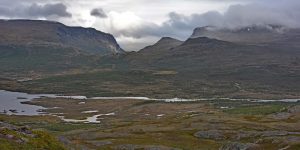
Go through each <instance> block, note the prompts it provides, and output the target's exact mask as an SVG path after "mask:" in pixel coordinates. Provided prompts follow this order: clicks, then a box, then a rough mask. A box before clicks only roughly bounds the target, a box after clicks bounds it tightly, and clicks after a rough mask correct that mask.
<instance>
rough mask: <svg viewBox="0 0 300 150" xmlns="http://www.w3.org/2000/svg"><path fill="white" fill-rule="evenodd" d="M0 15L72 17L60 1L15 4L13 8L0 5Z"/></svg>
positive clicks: (13, 16)
mask: <svg viewBox="0 0 300 150" xmlns="http://www.w3.org/2000/svg"><path fill="white" fill-rule="evenodd" d="M0 16H4V17H9V18H30V19H35V18H40V17H45V18H49V17H58V18H59V17H72V15H71V13H69V12H68V11H67V7H66V6H65V5H64V4H62V3H56V4H44V5H40V4H36V3H33V4H31V5H17V6H15V7H13V8H7V7H3V6H2V7H0Z"/></svg>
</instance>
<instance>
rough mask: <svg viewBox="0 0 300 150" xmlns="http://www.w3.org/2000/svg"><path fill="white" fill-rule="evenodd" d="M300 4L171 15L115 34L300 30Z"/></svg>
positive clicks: (263, 4)
mask: <svg viewBox="0 0 300 150" xmlns="http://www.w3.org/2000/svg"><path fill="white" fill-rule="evenodd" d="M299 8H300V1H298V0H290V1H289V2H287V1H272V2H271V1H261V2H256V3H251V4H247V5H232V6H230V7H229V8H228V10H227V11H225V12H224V13H220V12H218V11H209V12H206V13H203V14H197V13H194V14H191V15H183V14H180V13H177V12H171V13H169V14H168V20H167V21H165V22H163V23H162V24H160V25H158V24H154V23H151V22H147V21H144V22H143V23H142V24H139V25H137V26H134V27H131V28H128V29H127V30H126V29H125V30H124V29H122V30H116V31H113V32H114V33H115V34H116V35H122V36H127V37H134V38H141V37H144V36H158V37H161V36H173V37H176V38H179V39H185V38H187V37H188V36H189V35H190V34H191V32H192V30H193V29H194V28H196V27H201V26H217V27H220V28H231V29H234V28H239V27H245V26H251V25H270V24H271V25H281V26H286V27H289V28H298V27H300V9H299Z"/></svg>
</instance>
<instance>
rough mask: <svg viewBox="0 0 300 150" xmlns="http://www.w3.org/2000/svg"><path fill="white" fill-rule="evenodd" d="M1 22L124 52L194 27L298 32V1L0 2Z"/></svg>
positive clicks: (184, 34)
mask: <svg viewBox="0 0 300 150" xmlns="http://www.w3.org/2000/svg"><path fill="white" fill-rule="evenodd" d="M0 18H2V19H43V20H44V19H46V20H54V21H59V22H62V23H64V24H66V25H69V26H84V27H93V28H96V29H98V30H101V31H103V32H108V33H111V34H113V35H114V36H115V37H116V39H117V41H118V42H119V44H120V45H121V47H122V48H124V49H125V50H138V49H140V48H142V47H144V46H147V45H149V44H153V43H154V42H155V41H157V40H158V39H160V38H161V37H163V36H170V37H174V38H178V39H180V40H185V39H186V38H188V37H189V36H190V35H191V34H192V31H193V29H194V28H196V27H200V26H206V25H214V26H219V27H226V28H237V27H241V26H248V25H252V24H278V25H284V26H287V27H292V28H294V27H300V0H0Z"/></svg>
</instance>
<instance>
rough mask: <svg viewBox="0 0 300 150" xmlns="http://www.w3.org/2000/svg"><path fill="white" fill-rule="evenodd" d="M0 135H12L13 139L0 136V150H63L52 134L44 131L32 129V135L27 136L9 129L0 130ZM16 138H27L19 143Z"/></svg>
mask: <svg viewBox="0 0 300 150" xmlns="http://www.w3.org/2000/svg"><path fill="white" fill-rule="evenodd" d="M0 133H1V134H2V135H13V136H14V138H13V139H5V138H0V149H1V150H15V149H16V150H41V149H44V150H46V149H48V150H64V149H65V148H64V146H63V145H62V144H61V143H60V142H58V140H57V139H56V138H55V137H53V136H52V135H50V134H48V133H46V132H44V131H38V130H35V131H32V134H33V135H34V136H28V135H25V134H21V133H18V132H16V131H13V130H10V129H4V130H1V131H0ZM18 139H27V141H26V142H23V143H20V142H18V141H17V140H18Z"/></svg>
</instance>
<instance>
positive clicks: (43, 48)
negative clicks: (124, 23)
mask: <svg viewBox="0 0 300 150" xmlns="http://www.w3.org/2000/svg"><path fill="white" fill-rule="evenodd" d="M0 29H1V30H0V71H1V72H2V73H1V74H0V76H2V77H7V76H8V77H13V76H15V75H16V76H20V75H25V76H38V75H40V74H49V73H51V74H52V73H62V72H64V71H67V70H70V69H78V68H79V69H81V68H87V67H88V68H90V67H91V68H94V67H95V66H97V65H98V61H99V60H101V57H103V56H112V55H114V56H115V55H120V54H124V53H125V52H124V51H123V50H122V48H120V46H119V45H118V43H117V42H116V40H115V38H114V37H113V36H112V35H110V34H107V33H103V32H101V31H97V30H95V29H92V28H83V27H68V26H65V25H63V24H61V23H58V22H50V21H41V20H0Z"/></svg>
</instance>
